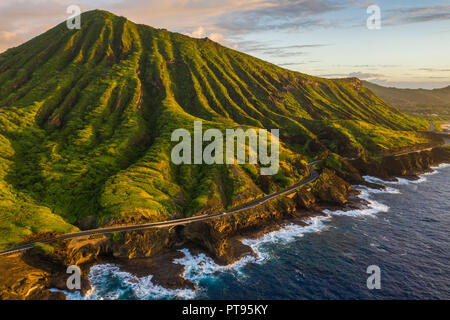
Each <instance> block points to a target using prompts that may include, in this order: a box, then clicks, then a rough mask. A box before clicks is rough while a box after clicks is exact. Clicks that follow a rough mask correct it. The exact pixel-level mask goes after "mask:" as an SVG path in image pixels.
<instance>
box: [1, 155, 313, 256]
mask: <svg viewBox="0 0 450 320" xmlns="http://www.w3.org/2000/svg"><path fill="white" fill-rule="evenodd" d="M319 161H320V160H316V161H313V162H311V163H309V164H308V166H309V176H308V177H306V178H304V179H303V180H302V181H300V182H298V183H296V184H294V185H292V186H290V187H288V188H286V189H283V190H280V191H277V192H274V193H271V194H268V195H266V196H264V197H261V198H258V199H255V200H252V201H250V202H247V203H245V204H243V205H240V206H238V207H236V208H233V209H230V210H226V211H222V212H218V213H214V214H204V215H200V216H194V217H189V218H183V219H175V220H169V221H161V222H152V223H143V224H134V225H127V226H118V227H108V228H99V229H92V230H85V231H80V232H73V233H66V234H63V235H60V236H57V237H54V238H49V239H44V240H38V241H35V242H30V243H26V244H22V245H19V246H16V247H13V248H10V249H8V250H4V251H0V256H2V255H7V254H12V253H17V252H21V251H25V250H28V249H31V248H33V246H34V245H35V244H37V243H48V242H53V241H57V240H66V239H73V238H79V237H87V236H93V235H98V234H109V233H114V232H125V231H137V230H144V229H151V228H166V227H174V226H178V225H183V224H188V223H193V222H198V221H205V220H210V219H215V218H217V217H223V216H226V215H230V214H233V213H238V212H241V211H245V210H248V209H251V208H254V207H257V206H259V205H261V204H263V203H265V202H267V201H269V200H271V199H274V198H277V197H279V196H281V195H284V194H287V193H290V192H292V191H293V190H295V189H297V188H298V187H301V186H303V185H305V184H308V183H311V182H314V181H315V180H316V179H317V178H318V177H319V174H318V173H317V171H315V170H314V168H313V167H314V165H315V164H317V163H318V162H319Z"/></svg>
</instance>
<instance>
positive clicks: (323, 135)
mask: <svg viewBox="0 0 450 320" xmlns="http://www.w3.org/2000/svg"><path fill="white" fill-rule="evenodd" d="M81 21H82V27H81V29H80V30H69V29H67V28H66V25H65V23H62V24H60V25H58V26H56V27H54V28H53V29H51V30H49V31H47V32H46V33H44V34H42V35H40V36H38V37H36V38H34V39H32V40H30V41H28V42H26V43H24V44H23V45H21V46H18V47H15V48H11V49H9V50H7V51H6V52H4V53H2V54H0V212H1V213H0V248H3V249H4V248H7V247H9V246H12V245H14V244H18V243H20V242H22V241H24V240H25V239H27V238H28V237H30V236H32V235H36V234H40V233H45V232H56V233H66V232H72V231H76V230H78V229H87V228H95V227H99V226H104V225H112V224H115V223H124V222H126V221H128V220H129V219H138V220H142V221H144V220H145V221H160V220H166V219H175V218H181V217H188V216H192V215H195V214H198V213H200V212H203V213H213V212H216V211H217V210H222V209H224V208H230V207H233V206H235V205H238V204H242V203H244V202H246V201H248V200H249V199H252V198H255V197H258V196H261V195H262V194H264V193H269V192H273V191H276V190H280V189H282V188H285V187H287V186H289V185H292V184H294V183H295V182H297V181H299V180H300V179H302V178H303V177H305V176H307V175H308V174H309V173H308V165H307V163H308V162H310V161H312V160H314V159H317V158H326V164H325V167H326V168H327V169H326V170H329V169H330V170H335V171H339V170H340V169H341V168H342V163H343V161H344V160H343V158H344V157H349V158H353V157H355V158H356V157H358V158H359V157H363V158H371V157H374V156H376V155H379V154H382V153H383V152H385V151H386V150H391V149H398V148H402V147H411V146H414V145H418V144H426V143H429V142H430V141H429V138H428V137H427V136H426V135H425V134H423V133H420V132H418V130H426V129H427V128H428V122H427V121H425V120H423V119H419V118H415V117H412V116H410V115H406V114H404V113H402V112H400V111H399V110H398V109H397V108H395V107H393V106H392V105H390V104H388V103H387V102H385V101H384V100H382V99H381V98H379V97H378V96H377V95H375V94H374V93H373V92H372V91H371V90H369V89H367V88H366V87H365V86H364V85H363V84H362V83H361V81H360V80H358V79H356V78H349V79H338V80H330V79H323V78H317V77H312V76H309V75H306V74H302V73H299V72H293V71H290V70H287V69H283V68H280V67H277V66H275V65H273V64H270V63H268V62H265V61H262V60H260V59H257V58H254V57H251V56H249V55H246V54H243V53H240V52H238V51H235V50H232V49H229V48H226V47H223V46H221V45H220V44H218V43H216V42H213V41H211V40H209V39H207V38H205V39H194V38H190V37H187V36H185V35H182V34H178V33H171V32H168V31H167V30H162V29H155V28H152V27H149V26H145V25H138V24H135V23H133V22H131V21H129V20H127V19H126V18H124V17H118V16H115V15H113V14H111V13H108V12H105V11H98V10H95V11H90V12H86V13H84V14H83V15H82V18H81ZM200 120H201V121H202V122H203V125H204V128H205V129H207V128H218V129H220V130H222V131H223V130H225V129H226V128H235V127H243V128H266V129H268V130H270V129H279V130H280V141H281V145H280V170H279V172H278V173H277V174H276V175H273V176H266V177H263V176H260V174H259V172H260V164H243V165H206V164H202V165H175V164H174V163H172V162H171V160H170V153H171V149H172V147H173V145H174V144H175V143H174V142H171V139H170V137H171V133H172V132H173V131H174V130H175V129H178V128H186V129H188V130H190V131H192V129H193V123H194V121H200ZM333 177H334V173H332V172H329V171H326V175H324V176H323V178H322V179H323V180H324V181H326V182H327V183H330V184H332V182H330V181H329V180H330V179H332V178H333ZM316 183H317V182H316ZM317 188H318V190H321V193H320V194H325V193H326V192H328V190H327V189H324V190H322V189H320V186H317ZM344 189H345V188H344ZM345 191H346V192H347V189H345ZM338 200H339V201H338ZM338 200H336V201H337V202H342V201H343V200H342V199H341V198H338ZM133 221H135V220H133ZM112 238H113V239H114V242H120V241H122V240H123V238H124V237H123V236H120V235H113V236H112ZM40 250H43V251H46V252H47V251H49V250H51V249H50V248H48V247H41V248H40Z"/></svg>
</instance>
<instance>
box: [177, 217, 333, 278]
mask: <svg viewBox="0 0 450 320" xmlns="http://www.w3.org/2000/svg"><path fill="white" fill-rule="evenodd" d="M328 219H329V217H326V216H318V217H313V218H310V219H308V220H307V221H305V222H306V223H307V225H306V226H301V225H298V224H289V225H287V226H284V227H282V228H280V229H279V230H276V231H272V232H269V233H266V234H264V235H263V236H261V237H260V238H257V239H243V240H242V243H244V244H245V245H248V246H250V247H251V248H252V250H253V252H255V254H256V257H255V256H252V255H248V256H245V257H243V258H242V259H240V260H239V261H237V262H235V263H233V264H230V265H226V266H221V265H218V264H216V263H215V262H214V260H213V259H212V258H210V257H208V256H207V255H205V254H204V253H199V254H197V255H193V254H192V253H191V252H190V251H189V250H188V249H181V250H180V251H181V252H182V253H183V254H184V257H182V258H178V259H174V260H173V262H174V263H177V264H181V265H183V266H184V268H185V271H184V274H183V276H184V278H185V279H188V280H190V281H192V282H194V283H196V284H198V282H199V281H200V280H202V279H205V278H208V277H209V278H214V277H215V276H216V275H217V274H218V273H219V272H224V271H229V272H233V273H235V274H236V275H239V276H243V273H242V267H244V266H245V265H247V264H248V263H257V264H260V263H263V262H264V261H267V260H268V259H270V256H269V254H268V253H267V252H266V251H265V250H264V247H263V245H264V244H266V243H279V242H283V243H287V242H290V241H293V240H295V239H297V238H300V237H302V236H303V235H304V234H305V233H309V232H317V231H320V230H322V229H324V227H325V225H324V224H323V222H324V221H325V220H328Z"/></svg>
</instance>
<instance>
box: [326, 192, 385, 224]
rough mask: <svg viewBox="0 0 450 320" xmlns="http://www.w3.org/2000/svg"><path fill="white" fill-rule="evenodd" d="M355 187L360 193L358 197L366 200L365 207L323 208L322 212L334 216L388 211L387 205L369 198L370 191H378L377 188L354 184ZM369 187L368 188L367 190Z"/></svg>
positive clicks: (367, 214)
mask: <svg viewBox="0 0 450 320" xmlns="http://www.w3.org/2000/svg"><path fill="white" fill-rule="evenodd" d="M355 189H357V190H359V191H360V192H361V193H360V194H359V195H358V197H359V198H360V199H364V200H366V201H367V202H368V204H367V208H364V209H354V210H348V211H344V210H335V211H332V210H328V209H325V210H323V212H324V213H326V214H329V215H334V216H351V217H360V216H373V215H374V214H376V213H379V212H388V211H389V207H388V206H387V205H385V204H382V203H380V202H378V201H375V200H373V199H370V192H375V190H376V191H377V192H379V191H380V190H377V189H370V188H367V187H364V188H362V187H361V186H356V187H355ZM368 189H369V190H368Z"/></svg>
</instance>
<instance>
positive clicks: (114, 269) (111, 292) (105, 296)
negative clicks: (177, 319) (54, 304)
mask: <svg viewBox="0 0 450 320" xmlns="http://www.w3.org/2000/svg"><path fill="white" fill-rule="evenodd" d="M152 277H153V276H152V275H149V276H146V277H137V276H135V275H133V274H131V273H128V272H125V271H121V270H120V268H119V267H118V266H117V265H114V264H110V263H108V264H97V265H95V266H93V267H92V268H91V271H90V273H89V281H90V283H91V287H92V289H91V291H90V292H89V293H88V294H86V295H85V296H84V297H83V296H81V294H80V293H79V292H75V293H71V292H65V291H64V293H65V294H66V296H67V299H69V300H81V299H83V300H117V299H137V300H148V299H192V298H194V297H195V295H196V293H195V291H194V290H190V289H166V288H164V287H161V286H159V285H155V284H154V283H153V282H152V281H151V280H152Z"/></svg>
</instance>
